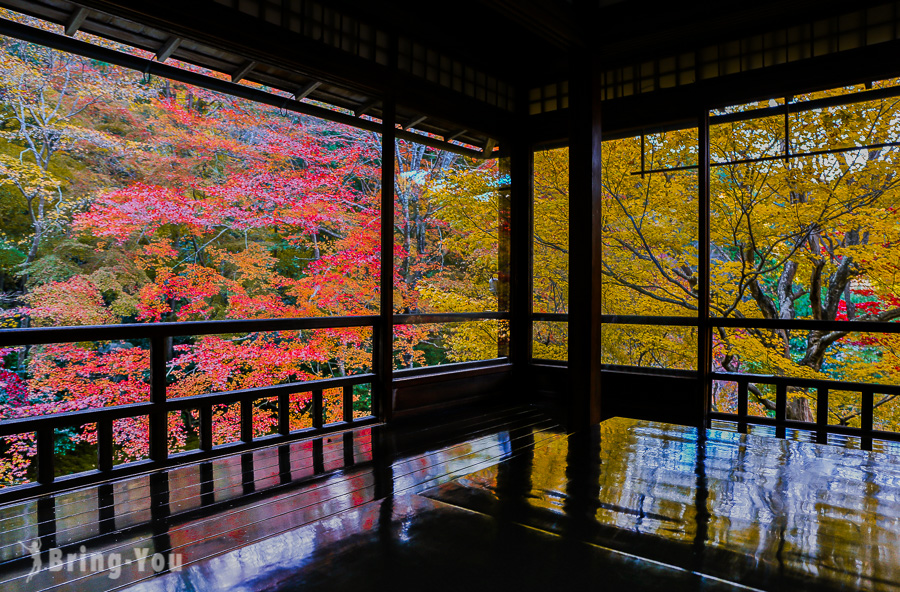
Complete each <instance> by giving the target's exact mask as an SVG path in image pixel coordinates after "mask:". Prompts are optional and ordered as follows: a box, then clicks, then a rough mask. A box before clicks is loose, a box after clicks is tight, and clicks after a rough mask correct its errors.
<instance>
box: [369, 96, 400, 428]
mask: <svg viewBox="0 0 900 592" xmlns="http://www.w3.org/2000/svg"><path fill="white" fill-rule="evenodd" d="M382 121H383V122H384V132H383V133H382V136H381V283H380V290H381V295H380V296H381V297H380V317H381V318H380V319H379V321H378V326H377V327H376V330H375V332H374V335H373V339H372V341H373V343H372V347H373V348H374V352H375V355H374V360H375V361H374V365H375V368H374V371H375V373H376V374H377V375H378V378H377V384H375V385H373V387H374V389H373V393H374V395H375V396H374V400H373V407H374V409H373V410H372V412H373V413H374V414H375V415H376V417H379V418H381V419H382V420H384V421H390V419H391V415H392V412H393V404H394V402H393V375H394V356H393V351H394V281H393V278H394V163H395V159H396V139H397V137H396V128H395V127H394V124H395V122H396V114H395V107H394V100H393V96H388V97H387V98H386V99H385V101H384V108H383V110H382Z"/></svg>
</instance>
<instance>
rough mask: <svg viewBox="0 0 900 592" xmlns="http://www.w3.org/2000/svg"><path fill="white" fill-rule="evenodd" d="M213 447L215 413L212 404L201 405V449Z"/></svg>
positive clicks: (207, 449)
mask: <svg viewBox="0 0 900 592" xmlns="http://www.w3.org/2000/svg"><path fill="white" fill-rule="evenodd" d="M212 449H213V414H212V405H203V406H201V407H200V450H206V451H209V450H212Z"/></svg>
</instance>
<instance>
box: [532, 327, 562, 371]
mask: <svg viewBox="0 0 900 592" xmlns="http://www.w3.org/2000/svg"><path fill="white" fill-rule="evenodd" d="M533 325H534V340H533V342H532V346H531V357H532V358H534V359H536V360H556V361H559V362H565V361H567V360H568V359H569V323H560V322H556V321H534V323H533Z"/></svg>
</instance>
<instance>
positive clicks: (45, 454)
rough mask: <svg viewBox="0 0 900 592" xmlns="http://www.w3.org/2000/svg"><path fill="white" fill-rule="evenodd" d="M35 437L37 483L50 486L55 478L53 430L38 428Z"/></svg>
mask: <svg viewBox="0 0 900 592" xmlns="http://www.w3.org/2000/svg"><path fill="white" fill-rule="evenodd" d="M35 436H36V437H37V465H38V467H37V468H38V470H37V474H38V483H42V484H48V485H49V484H50V483H53V480H54V479H55V478H56V475H55V471H54V468H53V460H54V459H53V438H54V433H53V428H39V429H38V430H37V431H36V432H35Z"/></svg>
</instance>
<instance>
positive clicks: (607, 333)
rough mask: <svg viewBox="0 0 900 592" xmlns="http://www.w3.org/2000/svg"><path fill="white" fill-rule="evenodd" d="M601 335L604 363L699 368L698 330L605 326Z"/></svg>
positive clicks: (657, 326)
mask: <svg viewBox="0 0 900 592" xmlns="http://www.w3.org/2000/svg"><path fill="white" fill-rule="evenodd" d="M600 335H601V347H600V360H601V362H602V363H603V364H611V365H616V366H641V367H645V368H670V369H675V370H696V369H697V329H696V327H662V326H659V325H618V324H616V325H613V324H604V325H603V327H602V329H601V331H600Z"/></svg>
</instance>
